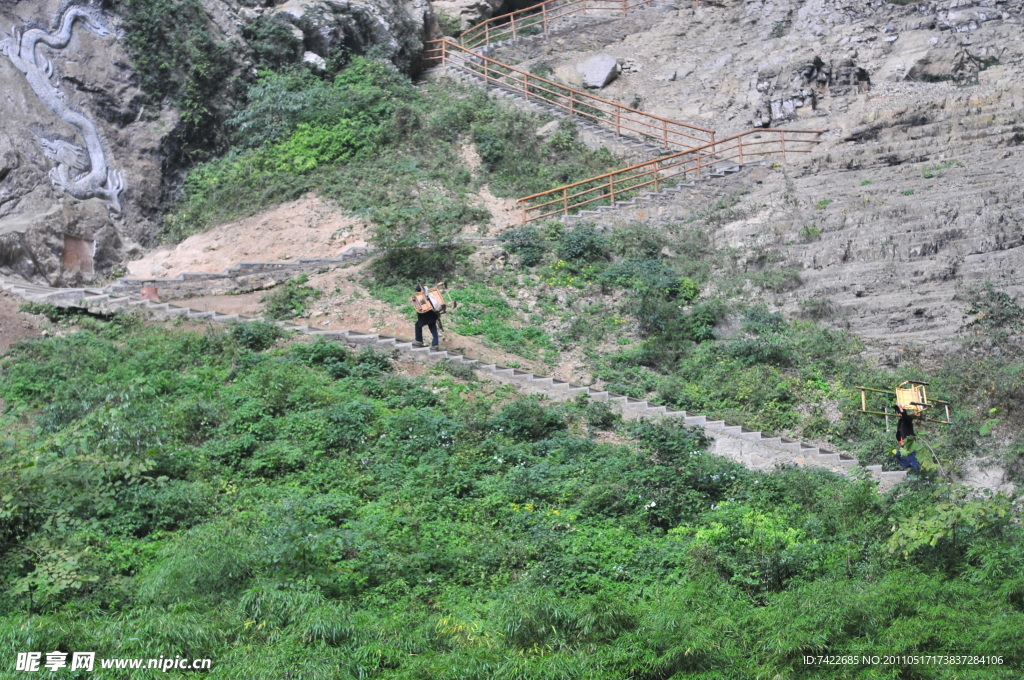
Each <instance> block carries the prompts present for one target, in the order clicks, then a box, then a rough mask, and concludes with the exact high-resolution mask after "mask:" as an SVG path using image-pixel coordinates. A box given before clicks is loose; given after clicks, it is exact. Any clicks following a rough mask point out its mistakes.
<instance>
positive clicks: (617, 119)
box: [615, 104, 622, 138]
mask: <svg viewBox="0 0 1024 680" xmlns="http://www.w3.org/2000/svg"><path fill="white" fill-rule="evenodd" d="M621 117H622V108H621V107H620V106H619V105H618V104H616V105H615V136H616V137H619V138H621V137H622V128H621V125H620V118H621Z"/></svg>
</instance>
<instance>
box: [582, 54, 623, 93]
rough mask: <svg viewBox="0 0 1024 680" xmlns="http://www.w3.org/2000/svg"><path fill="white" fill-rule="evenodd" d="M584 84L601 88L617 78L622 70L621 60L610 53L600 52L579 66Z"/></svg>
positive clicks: (593, 87) (592, 87)
mask: <svg viewBox="0 0 1024 680" xmlns="http://www.w3.org/2000/svg"><path fill="white" fill-rule="evenodd" d="M577 68H578V69H579V72H580V75H581V76H582V80H583V86H584V87H589V88H591V89H600V88H602V87H605V86H606V85H608V84H609V83H611V82H612V81H613V80H615V79H616V78H617V77H618V75H619V73H620V72H621V70H622V69H621V67H620V66H619V61H618V59H616V58H615V57H613V56H611V55H610V54H598V55H597V56H594V57H591V58H590V59H587V60H586V61H585V62H583V63H582V64H580V65H579V66H578V67H577Z"/></svg>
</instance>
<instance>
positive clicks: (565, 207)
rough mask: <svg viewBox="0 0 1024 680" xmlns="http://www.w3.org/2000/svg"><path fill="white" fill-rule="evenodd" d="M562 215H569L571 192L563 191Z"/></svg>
mask: <svg viewBox="0 0 1024 680" xmlns="http://www.w3.org/2000/svg"><path fill="white" fill-rule="evenodd" d="M562 214H563V215H568V214H569V190H568V189H562Z"/></svg>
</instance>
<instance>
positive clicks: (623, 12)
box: [622, 0, 627, 16]
mask: <svg viewBox="0 0 1024 680" xmlns="http://www.w3.org/2000/svg"><path fill="white" fill-rule="evenodd" d="M626 2H627V0H622V16H626Z"/></svg>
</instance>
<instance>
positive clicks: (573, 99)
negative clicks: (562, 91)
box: [569, 89, 576, 118]
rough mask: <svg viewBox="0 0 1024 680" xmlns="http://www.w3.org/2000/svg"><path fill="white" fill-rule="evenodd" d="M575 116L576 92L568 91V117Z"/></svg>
mask: <svg viewBox="0 0 1024 680" xmlns="http://www.w3.org/2000/svg"><path fill="white" fill-rule="evenodd" d="M575 115H576V90H572V89H570V90H569V117H570V118H572V117H573V116H575Z"/></svg>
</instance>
